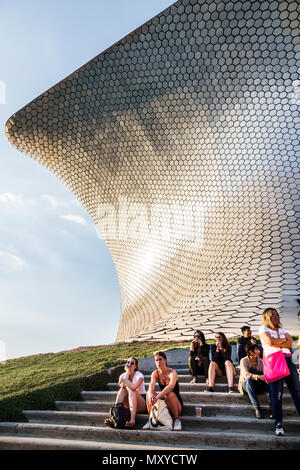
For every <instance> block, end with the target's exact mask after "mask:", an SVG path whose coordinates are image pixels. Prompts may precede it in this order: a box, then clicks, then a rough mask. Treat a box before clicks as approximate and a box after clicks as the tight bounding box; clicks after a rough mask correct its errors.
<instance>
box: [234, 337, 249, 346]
mask: <svg viewBox="0 0 300 470" xmlns="http://www.w3.org/2000/svg"><path fill="white" fill-rule="evenodd" d="M250 340H251V336H249V337H248V338H245V336H240V337H239V338H238V339H237V340H236V343H237V344H241V345H242V346H243V347H244V348H245V346H246V344H248V343H250Z"/></svg>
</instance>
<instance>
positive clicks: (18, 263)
mask: <svg viewBox="0 0 300 470" xmlns="http://www.w3.org/2000/svg"><path fill="white" fill-rule="evenodd" d="M24 268H25V262H24V261H23V260H22V258H20V256H17V255H15V254H13V253H10V252H9V251H0V270H1V271H9V272H14V271H21V270H22V269H24Z"/></svg>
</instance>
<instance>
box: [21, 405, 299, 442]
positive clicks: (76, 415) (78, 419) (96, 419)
mask: <svg viewBox="0 0 300 470" xmlns="http://www.w3.org/2000/svg"><path fill="white" fill-rule="evenodd" d="M23 413H24V415H25V416H26V418H27V419H28V421H29V422H30V423H52V424H78V425H82V426H85V425H87V426H100V427H101V426H102V427H104V426H105V425H104V420H105V418H107V416H108V414H107V412H97V413H95V412H87V411H85V412H82V411H35V410H34V411H30V410H28V411H23ZM148 419H149V416H148V414H139V415H137V417H136V425H137V427H138V428H140V429H141V428H142V426H143V425H144V424H146V422H147V421H148ZM180 419H181V422H182V429H183V430H187V431H189V430H192V429H199V430H204V429H208V430H212V429H214V430H215V431H216V432H218V431H223V430H225V431H226V430H238V431H240V432H248V431H249V430H255V431H257V430H259V431H270V432H272V430H273V428H274V422H273V421H272V420H270V419H260V420H257V419H256V418H255V417H254V414H253V413H251V414H250V415H249V416H247V417H236V416H235V417H231V418H230V420H228V416H217V417H216V416H213V417H212V416H210V417H207V416H201V418H200V417H196V416H181V418H180ZM284 424H285V428H286V431H287V432H291V433H298V434H299V436H300V418H298V419H297V418H296V419H287V420H285V423H284Z"/></svg>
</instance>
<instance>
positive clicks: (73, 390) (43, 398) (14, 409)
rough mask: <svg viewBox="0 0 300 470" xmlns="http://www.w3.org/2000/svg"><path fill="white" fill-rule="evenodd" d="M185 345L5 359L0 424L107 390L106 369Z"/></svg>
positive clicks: (130, 346)
mask: <svg viewBox="0 0 300 470" xmlns="http://www.w3.org/2000/svg"><path fill="white" fill-rule="evenodd" d="M188 345H189V343H188V342H184V343H183V342H169V341H166V342H150V341H149V342H143V343H142V342H138V341H135V342H132V343H121V344H117V345H108V346H95V347H88V348H83V349H80V348H79V349H78V350H71V351H65V352H60V353H50V354H38V355H34V356H27V357H23V358H19V359H11V360H8V361H6V363H5V364H0V421H26V420H25V418H24V417H23V415H22V410H24V409H25V410H26V409H27V410H29V409H30V410H54V409H55V404H54V402H55V401H56V400H80V399H81V397H80V392H81V391H82V390H106V389H107V388H106V384H107V383H108V382H110V381H111V377H110V376H109V375H108V374H107V372H106V370H107V369H108V368H110V367H114V366H118V365H123V364H124V359H126V358H128V357H130V356H136V357H137V358H140V359H141V358H142V357H146V356H150V355H152V354H153V352H154V351H156V350H159V349H162V350H166V349H171V348H173V347H185V346H188ZM122 369H123V368H122V367H120V371H122ZM87 376H88V377H87Z"/></svg>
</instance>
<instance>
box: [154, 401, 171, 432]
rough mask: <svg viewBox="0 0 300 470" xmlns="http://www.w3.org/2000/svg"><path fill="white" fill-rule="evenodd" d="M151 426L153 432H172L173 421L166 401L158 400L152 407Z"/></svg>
mask: <svg viewBox="0 0 300 470" xmlns="http://www.w3.org/2000/svg"><path fill="white" fill-rule="evenodd" d="M149 424H150V429H151V430H153V431H172V429H173V420H172V417H171V415H170V412H169V409H168V407H167V404H166V402H165V401H164V400H157V402H156V403H155V404H154V405H153V406H152V409H151V412H150V417H149Z"/></svg>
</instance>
